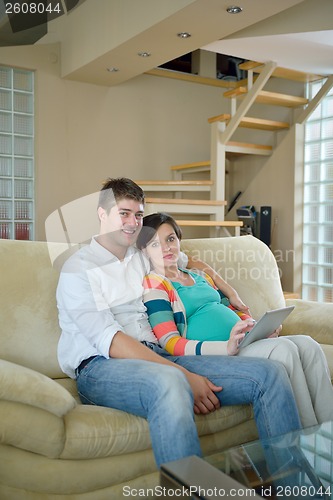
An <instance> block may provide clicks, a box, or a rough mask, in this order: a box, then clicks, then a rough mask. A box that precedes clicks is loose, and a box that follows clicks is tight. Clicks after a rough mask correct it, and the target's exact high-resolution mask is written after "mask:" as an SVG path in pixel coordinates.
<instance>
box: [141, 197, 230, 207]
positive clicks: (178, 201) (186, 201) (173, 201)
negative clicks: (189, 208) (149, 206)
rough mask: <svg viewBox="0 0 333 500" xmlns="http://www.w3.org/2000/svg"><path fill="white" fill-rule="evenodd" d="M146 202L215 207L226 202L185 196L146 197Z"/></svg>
mask: <svg viewBox="0 0 333 500" xmlns="http://www.w3.org/2000/svg"><path fill="white" fill-rule="evenodd" d="M146 202H147V203H166V204H170V205H177V204H180V205H189V204H190V205H203V206H205V205H207V206H208V205H212V206H215V207H221V206H225V205H226V204H227V202H226V201H220V200H196V199H193V200H191V199H185V198H179V199H178V198H150V197H148V198H146Z"/></svg>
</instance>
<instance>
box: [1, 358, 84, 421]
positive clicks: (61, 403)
mask: <svg viewBox="0 0 333 500" xmlns="http://www.w3.org/2000/svg"><path fill="white" fill-rule="evenodd" d="M0 400H5V401H13V402H16V403H23V404H26V405H30V406H34V407H37V408H40V409H42V410H47V411H48V412H50V413H53V414H54V415H56V416H58V417H62V416H63V415H65V414H66V413H68V412H69V411H70V410H72V409H73V408H74V407H75V406H76V401H75V399H74V398H73V397H72V395H71V394H70V393H69V392H68V391H67V390H66V389H64V388H63V387H61V386H60V385H59V384H57V383H56V382H55V381H54V380H52V379H51V378H49V377H47V376H46V375H43V374H42V373H39V372H36V371H34V370H31V369H30V368H26V367H24V366H21V365H17V364H15V363H11V362H9V361H5V360H3V359H1V360H0Z"/></svg>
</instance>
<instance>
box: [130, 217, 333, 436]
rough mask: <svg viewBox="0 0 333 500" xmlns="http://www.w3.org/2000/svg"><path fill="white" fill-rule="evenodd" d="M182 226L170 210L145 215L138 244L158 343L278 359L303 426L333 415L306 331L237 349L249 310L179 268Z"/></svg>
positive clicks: (177, 351)
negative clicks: (144, 259) (146, 262)
mask: <svg viewBox="0 0 333 500" xmlns="http://www.w3.org/2000/svg"><path fill="white" fill-rule="evenodd" d="M180 240H181V229H180V227H179V226H178V224H177V223H176V221H175V220H174V219H173V218H172V217H171V216H170V215H168V214H165V213H156V214H151V215H148V216H146V217H144V221H143V229H142V231H141V233H140V235H139V238H138V241H137V246H138V248H140V249H141V250H143V252H144V253H145V254H146V255H147V257H148V258H149V260H150V263H151V268H152V271H151V272H150V273H149V274H148V275H147V276H146V277H145V279H144V288H145V292H144V303H145V306H146V307H147V313H148V317H149V321H150V324H151V327H152V329H153V332H154V334H155V336H156V338H157V339H158V342H159V344H160V345H161V347H163V348H164V349H165V350H167V351H168V352H169V353H170V354H172V355H178V356H183V355H184V356H186V355H193V354H196V355H200V354H211V355H214V354H220V355H221V354H225V355H229V356H235V355H239V356H252V357H261V358H269V359H273V360H275V361H280V362H281V363H283V365H284V366H285V368H286V370H287V373H288V375H289V378H290V381H291V384H292V387H293V391H294V395H295V399H296V403H297V405H298V409H299V413H300V417H301V421H302V424H303V426H304V427H308V426H311V425H316V424H317V423H322V422H325V421H328V420H332V419H333V389H332V384H331V380H330V376H329V370H328V366H327V362H326V358H325V355H324V353H323V351H322V349H321V347H320V345H319V344H318V343H317V342H316V341H315V340H313V339H312V338H311V337H309V336H305V335H293V336H288V337H287V336H286V337H278V335H279V333H280V330H281V327H280V328H279V329H278V330H276V331H275V332H272V335H271V336H270V337H269V338H267V339H264V340H259V341H257V342H254V343H253V344H251V345H249V346H247V347H244V348H242V349H239V342H240V341H241V340H242V338H244V335H245V332H246V331H248V330H249V328H251V327H252V326H253V320H252V319H251V318H250V317H249V316H248V315H245V316H244V315H242V314H241V313H237V311H236V310H234V309H233V308H230V307H228V306H227V304H228V300H227V297H225V296H224V295H223V294H222V293H221V292H220V291H219V290H218V288H217V286H216V285H215V283H214V282H213V281H212V279H211V278H210V277H209V276H208V275H206V274H204V275H202V274H201V273H196V272H193V270H192V269H191V270H188V269H180V268H179V267H178V265H177V262H178V258H179V254H180ZM241 318H242V319H241Z"/></svg>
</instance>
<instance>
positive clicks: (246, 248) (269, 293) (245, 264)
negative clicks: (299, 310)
mask: <svg viewBox="0 0 333 500" xmlns="http://www.w3.org/2000/svg"><path fill="white" fill-rule="evenodd" d="M182 249H183V250H184V251H185V252H186V253H188V254H190V255H191V256H192V257H194V258H198V259H200V260H203V261H204V262H206V263H207V264H209V265H210V266H212V267H213V268H214V269H215V271H217V272H218V273H219V274H221V276H222V277H223V278H224V279H225V280H226V281H227V282H228V283H229V284H230V285H231V286H232V287H234V288H235V289H236V290H237V292H238V294H239V296H240V297H241V299H242V300H243V302H245V304H246V305H248V306H249V307H250V311H251V314H252V315H253V317H255V318H256V319H258V318H259V317H260V316H261V315H262V314H264V313H265V312H266V311H267V310H269V309H276V308H279V307H284V306H285V300H284V297H283V292H282V288H281V281H280V277H279V270H278V266H277V263H276V260H275V258H274V255H273V253H272V252H271V250H270V249H269V247H268V246H267V245H265V243H263V242H262V241H260V240H258V239H257V238H255V237H253V236H238V237H230V238H203V239H193V240H183V241H182Z"/></svg>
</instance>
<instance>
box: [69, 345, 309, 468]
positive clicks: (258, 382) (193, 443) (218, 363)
mask: <svg viewBox="0 0 333 500" xmlns="http://www.w3.org/2000/svg"><path fill="white" fill-rule="evenodd" d="M150 347H151V348H153V349H154V351H156V352H158V353H159V354H160V355H162V356H164V357H166V358H168V359H169V360H170V361H173V362H175V363H177V364H179V365H181V366H183V367H184V368H186V369H187V370H189V371H191V372H194V373H197V374H200V375H203V376H205V377H207V378H208V379H209V380H211V381H212V382H213V383H214V384H216V385H217V386H222V387H223V390H222V391H221V392H218V393H217V397H218V398H219V400H220V403H221V405H222V406H229V405H237V404H247V403H250V404H252V405H253V409H254V417H255V421H256V425H257V428H258V433H259V437H260V438H268V437H272V436H278V435H281V434H284V433H287V432H289V431H292V430H296V429H299V428H301V424H300V420H299V415H298V410H297V407H296V403H295V400H294V396H293V392H292V388H291V385H290V382H289V379H288V376H287V373H286V370H285V368H284V366H283V365H282V364H280V363H278V362H275V361H270V360H266V359H256V358H238V357H234V356H178V357H177V356H170V355H169V354H168V353H167V352H166V351H164V350H163V349H161V348H160V347H158V346H156V345H154V344H151V345H150ZM77 385H78V391H79V394H80V398H81V400H82V402H83V403H85V404H95V405H99V406H107V407H111V408H117V409H119V410H123V411H126V412H128V413H132V414H134V415H138V416H140V417H144V418H146V419H147V421H148V424H149V430H150V436H151V441H152V448H153V451H154V455H155V460H156V463H157V465H158V467H159V466H160V465H161V464H162V463H165V462H169V461H172V460H178V459H180V458H184V457H187V456H190V455H198V456H200V455H201V450H200V443H199V438H198V434H197V429H196V425H195V421H194V412H193V394H192V390H191V388H190V385H189V383H188V382H187V379H186V376H185V375H184V374H183V373H182V372H181V371H180V370H178V369H177V368H174V367H172V366H165V365H160V364H157V363H151V362H147V361H142V360H138V359H114V358H111V359H106V358H104V357H102V356H97V357H96V358H94V359H93V360H92V361H90V363H88V365H87V366H86V367H84V368H83V369H82V370H81V372H80V374H79V375H78V377H77Z"/></svg>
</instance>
